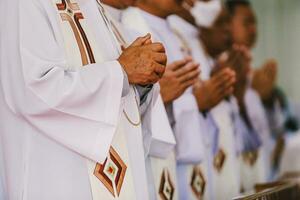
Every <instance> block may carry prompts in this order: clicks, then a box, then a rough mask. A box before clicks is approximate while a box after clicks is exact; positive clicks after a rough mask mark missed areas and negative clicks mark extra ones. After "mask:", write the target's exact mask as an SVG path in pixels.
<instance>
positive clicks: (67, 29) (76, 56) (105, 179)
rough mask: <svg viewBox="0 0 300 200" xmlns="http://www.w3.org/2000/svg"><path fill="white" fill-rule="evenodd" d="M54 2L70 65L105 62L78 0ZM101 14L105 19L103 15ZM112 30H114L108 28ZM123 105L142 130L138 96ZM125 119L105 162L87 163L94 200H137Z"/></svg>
mask: <svg viewBox="0 0 300 200" xmlns="http://www.w3.org/2000/svg"><path fill="white" fill-rule="evenodd" d="M52 1H53V5H54V7H55V8H56V10H57V15H58V21H59V22H60V25H61V30H62V34H63V37H64V42H65V51H66V56H67V60H68V64H69V66H72V67H84V66H85V65H88V64H93V63H101V62H104V61H105V58H103V57H101V53H99V52H101V51H99V46H97V44H96V42H95V41H96V40H95V37H94V35H93V33H92V31H91V30H90V29H89V27H88V25H87V22H86V20H85V16H84V13H82V12H81V10H80V7H79V5H78V3H77V2H76V1H75V0H52ZM100 12H101V11H100ZM101 15H102V17H103V13H101ZM103 20H104V21H105V19H103ZM105 23H106V25H107V28H108V29H109V28H110V26H109V24H107V22H106V21H105ZM95 26H96V24H95ZM109 31H111V30H110V29H109ZM113 37H114V36H112V38H111V39H112V41H113V42H116V41H115V38H113ZM116 48H117V47H116ZM126 99H127V100H126ZM121 106H122V108H126V109H128V110H126V111H127V117H128V118H131V119H132V121H134V122H136V123H137V124H136V127H137V128H138V129H139V131H140V126H139V121H140V116H139V111H138V108H137V105H136V102H135V94H134V92H133V91H132V90H131V91H130V93H129V95H127V96H126V97H125V98H123V99H122V105H121ZM99 112H101V111H99ZM126 120H127V118H126V117H125V115H124V114H120V121H119V123H118V127H117V130H116V133H115V135H114V138H113V141H112V144H111V147H110V150H109V153H108V155H107V159H106V160H105V162H104V163H102V164H99V163H95V162H93V161H91V160H87V168H88V174H89V178H90V183H91V192H92V196H93V199H94V200H102V199H105V200H113V199H119V200H128V199H130V200H135V199H136V195H135V188H134V184H133V178H132V169H131V163H130V160H129V154H128V147H127V140H126V136H125V135H126V131H130V128H128V125H126V123H125V122H126ZM124 123H125V124H124ZM83 134H84V133H83Z"/></svg>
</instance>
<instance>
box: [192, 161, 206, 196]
mask: <svg viewBox="0 0 300 200" xmlns="http://www.w3.org/2000/svg"><path fill="white" fill-rule="evenodd" d="M205 185H206V182H205V179H204V177H203V174H202V172H201V169H200V168H199V167H194V169H193V174H192V180H191V188H192V191H193V193H194V194H195V196H196V197H197V199H199V200H200V199H201V198H202V196H203V194H204V191H205Z"/></svg>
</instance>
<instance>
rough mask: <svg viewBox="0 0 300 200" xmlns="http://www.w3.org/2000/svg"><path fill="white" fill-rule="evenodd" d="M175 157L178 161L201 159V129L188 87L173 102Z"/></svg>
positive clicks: (194, 103) (198, 115) (195, 103)
mask: <svg viewBox="0 0 300 200" xmlns="http://www.w3.org/2000/svg"><path fill="white" fill-rule="evenodd" d="M173 109H174V117H175V121H176V123H175V128H174V132H175V137H176V141H177V145H176V157H177V160H178V162H182V163H199V162H200V161H201V160H202V159H203V155H204V146H203V131H205V127H201V122H202V121H203V120H204V119H201V115H200V114H199V109H198V106H197V102H196V99H195V97H194V95H193V94H192V91H191V90H190V88H189V89H188V90H187V91H186V92H185V93H184V94H183V95H182V96H181V97H179V98H178V99H177V100H175V101H174V102H173Z"/></svg>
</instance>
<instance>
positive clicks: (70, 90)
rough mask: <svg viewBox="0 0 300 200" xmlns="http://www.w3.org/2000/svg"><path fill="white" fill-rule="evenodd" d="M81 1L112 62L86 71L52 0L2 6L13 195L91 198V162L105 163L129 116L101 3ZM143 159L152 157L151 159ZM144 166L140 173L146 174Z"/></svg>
mask: <svg viewBox="0 0 300 200" xmlns="http://www.w3.org/2000/svg"><path fill="white" fill-rule="evenodd" d="M77 3H78V4H79V6H80V8H81V11H82V13H83V15H84V17H85V19H86V20H87V24H88V25H89V27H90V30H92V31H93V33H94V35H95V36H97V37H95V41H93V42H94V43H93V45H95V46H97V44H100V45H99V46H97V48H99V49H100V51H101V56H102V57H103V58H104V60H106V62H103V63H96V64H90V65H87V66H85V67H84V68H74V66H72V64H73V63H68V62H67V59H66V55H65V50H64V45H63V44H64V42H63V36H62V33H61V30H60V26H59V21H58V16H57V14H56V10H55V7H54V6H53V4H52V2H51V1H44V0H43V1H42V0H33V1H28V2H27V1H26V2H25V1H5V2H4V4H3V7H2V5H1V16H2V17H1V24H3V27H6V32H5V33H3V34H2V32H1V43H0V45H1V48H0V49H1V54H0V56H1V58H0V62H1V65H0V67H1V68H0V76H1V78H0V80H1V82H0V83H1V87H0V106H1V111H3V112H1V116H0V117H1V119H6V120H5V123H4V121H3V120H1V124H0V127H1V140H2V141H3V146H1V148H2V149H3V151H4V159H5V163H4V164H5V175H6V177H5V178H6V188H7V191H6V193H7V194H8V199H9V200H16V199H30V200H35V199H38V200H40V199H43V200H48V199H49V200H50V199H51V200H52V199H57V200H60V199H61V200H65V199H73V200H81V199H86V200H91V199H92V194H91V186H90V181H89V176H88V174H87V172H88V171H87V166H86V159H89V160H91V161H93V162H99V163H103V161H104V160H105V159H106V157H107V155H108V151H109V148H110V145H111V142H112V140H113V137H114V134H115V132H116V128H117V126H118V123H119V122H120V120H121V121H122V120H123V121H124V118H123V117H124V115H123V116H122V118H123V119H122V118H121V111H122V108H124V107H125V108H126V104H127V103H128V102H126V101H125V100H124V99H123V100H122V99H121V95H122V91H123V78H124V74H123V72H122V68H121V66H120V64H119V63H118V62H116V61H114V60H115V59H116V58H117V56H118V55H119V52H118V50H117V49H116V48H115V46H114V45H113V42H112V37H111V35H110V32H109V31H108V30H107V28H106V26H105V24H104V22H103V20H101V19H102V18H101V16H100V14H99V12H98V9H97V7H96V2H95V1H93V0H88V1H86V0H78V1H77ZM4 8H5V9H4ZM16 10H17V13H16V14H15V15H13V16H12V17H9V18H7V17H6V16H9V15H11V13H12V12H14V13H15V11H16ZM91 25H93V26H91ZM2 49H6V50H5V51H2ZM126 98H127V97H126ZM123 125H124V127H123V128H124V129H127V128H128V127H127V125H126V124H123ZM136 131H137V130H136ZM136 131H135V132H134V133H137V132H140V131H137V132H136ZM127 134H129V133H128V132H127ZM124 137H126V139H128V144H131V143H133V142H132V141H130V139H129V138H127V136H126V134H125V135H124ZM128 144H126V145H128ZM134 144H135V146H136V147H137V148H136V151H141V152H142V153H141V155H143V148H142V146H140V149H138V147H139V144H140V145H142V141H140V143H138V144H137V143H134ZM137 160H139V161H138V162H142V163H143V162H144V159H143V157H142V158H140V159H139V158H137ZM130 162H131V161H130ZM131 164H132V163H131ZM140 170H141V171H136V172H134V173H136V174H140V173H143V171H145V169H140ZM130 189H132V188H130ZM135 198H136V199H139V198H137V197H135ZM145 198H146V197H145Z"/></svg>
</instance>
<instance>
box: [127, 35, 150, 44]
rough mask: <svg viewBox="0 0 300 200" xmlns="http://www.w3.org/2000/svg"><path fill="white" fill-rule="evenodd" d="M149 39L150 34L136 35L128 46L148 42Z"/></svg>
mask: <svg viewBox="0 0 300 200" xmlns="http://www.w3.org/2000/svg"><path fill="white" fill-rule="evenodd" d="M150 39H151V34H150V33H148V34H147V35H145V36H143V37H138V38H137V39H136V40H135V41H134V42H133V43H132V44H131V45H130V46H131V47H137V46H142V45H144V44H145V43H146V42H147V43H149V40H150Z"/></svg>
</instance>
